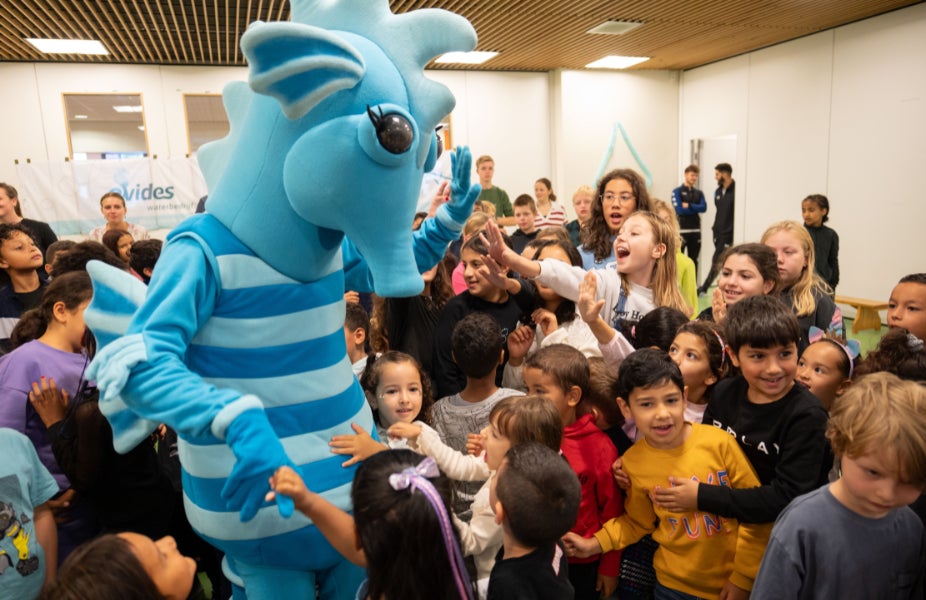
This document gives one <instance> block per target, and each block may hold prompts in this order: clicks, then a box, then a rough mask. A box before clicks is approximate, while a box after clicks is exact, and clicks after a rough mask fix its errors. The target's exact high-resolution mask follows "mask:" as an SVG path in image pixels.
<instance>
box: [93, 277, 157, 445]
mask: <svg viewBox="0 0 926 600" xmlns="http://www.w3.org/2000/svg"><path fill="white" fill-rule="evenodd" d="M87 272H88V273H89V274H90V278H91V280H92V281H93V300H91V301H90V305H89V306H88V307H87V310H86V312H85V313H84V320H85V321H86V322H87V326H88V327H90V330H91V331H92V332H93V336H94V337H95V338H96V343H97V352H98V353H99V351H100V350H102V349H103V348H105V347H106V346H108V345H109V344H111V343H113V342H115V341H116V340H118V339H119V338H121V337H122V336H123V335H124V334H125V333H126V331H127V330H128V328H129V323H130V322H131V321H132V317H133V315H134V314H135V311H137V310H138V307H139V306H141V303H142V302H143V301H144V299H145V295H146V294H147V291H148V288H147V287H146V286H145V284H144V283H142V282H141V281H139V280H138V279H136V278H135V277H133V276H132V275H130V274H129V273H126V272H125V271H121V270H119V269H117V268H115V267H112V266H110V265H107V264H104V263H102V262H100V261H90V262H89V263H88V264H87ZM95 360H96V359H94V361H95ZM104 392H105V390H101V393H100V412H102V413H103V416H105V417H106V419H107V420H108V421H109V424H110V425H111V426H112V429H113V447H114V448H115V449H116V451H117V452H119V453H126V452H128V451H129V450H131V449H132V448H134V447H135V446H137V445H138V444H140V443H141V442H142V441H143V440H144V439H145V438H147V437H148V436H149V435H151V432H153V431H154V429H155V428H156V427H157V425H158V424H157V423H155V422H153V421H148V420H147V419H143V418H141V417H139V416H138V415H136V414H135V413H134V412H132V410H131V409H130V408H129V407H128V406H127V405H126V404H125V402H124V401H123V399H122V397H121V396H119V395H112V396H111V395H108V394H106V393H104Z"/></svg>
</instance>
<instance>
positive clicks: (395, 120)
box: [367, 106, 415, 154]
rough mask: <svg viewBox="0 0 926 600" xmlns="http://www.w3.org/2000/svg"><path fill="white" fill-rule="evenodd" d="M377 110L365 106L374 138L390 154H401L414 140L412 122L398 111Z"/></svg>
mask: <svg viewBox="0 0 926 600" xmlns="http://www.w3.org/2000/svg"><path fill="white" fill-rule="evenodd" d="M378 110H379V112H378V113H376V112H373V109H372V108H370V107H369V106H367V115H368V116H369V117H370V121H372V123H373V127H374V128H375V129H376V138H377V139H378V140H379V143H380V144H381V145H382V147H383V148H385V149H386V150H387V151H389V152H391V153H392V154H402V153H403V152H406V151H408V149H409V148H411V147H412V142H414V141H415V130H414V129H413V128H412V124H411V123H409V122H408V119H406V118H405V117H404V116H402V115H400V114H399V113H394V112H393V113H387V114H385V115H384V114H383V109H382V108H379V109H378Z"/></svg>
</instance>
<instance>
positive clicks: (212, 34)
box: [0, 0, 917, 71]
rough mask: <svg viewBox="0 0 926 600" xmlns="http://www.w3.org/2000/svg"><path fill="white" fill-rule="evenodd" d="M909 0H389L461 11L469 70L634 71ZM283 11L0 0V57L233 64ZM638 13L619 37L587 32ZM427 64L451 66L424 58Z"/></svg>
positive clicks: (262, 1)
mask: <svg viewBox="0 0 926 600" xmlns="http://www.w3.org/2000/svg"><path fill="white" fill-rule="evenodd" d="M912 4H917V2H916V1H911V0H624V1H620V2H614V1H606V0H572V1H569V0H392V1H391V5H392V9H393V11H394V12H405V11H409V10H413V9H417V8H446V9H448V10H451V11H453V12H456V13H459V14H461V15H463V16H465V17H467V18H468V19H469V20H470V21H471V22H472V24H473V26H474V27H475V28H476V31H477V33H478V34H479V46H478V49H479V50H491V51H496V52H500V54H499V55H498V56H497V57H495V58H493V59H491V60H489V61H488V62H486V63H484V64H482V65H478V66H467V67H465V68H471V69H486V70H517V71H550V70H554V69H560V68H564V69H581V68H583V67H584V65H586V64H587V63H589V62H591V61H593V60H597V59H599V58H601V57H603V56H605V55H608V54H622V55H627V56H650V57H652V58H651V60H649V61H647V62H644V63H641V64H640V65H638V66H637V67H633V68H635V69H688V68H692V67H697V66H700V65H704V64H707V63H710V62H714V61H717V60H721V59H723V58H728V57H730V56H735V55H737V54H742V53H744V52H748V51H751V50H756V49H758V48H763V47H766V46H770V45H772V44H776V43H779V42H783V41H787V40H791V39H795V38H798V37H801V36H804V35H807V34H811V33H815V32H818V31H823V30H825V29H830V28H833V27H837V26H839V25H844V24H846V23H851V22H853V21H857V20H860V19H864V18H867V17H871V16H875V15H878V14H881V13H885V12H888V11H891V10H894V9H897V8H901V7H904V6H909V5H912ZM288 18H289V2H288V1H287V0H4V1H3V2H0V61H29V62H86V63H130V64H179V65H217V66H232V65H234V66H239V65H243V64H244V58H243V57H242V55H241V50H240V48H239V47H238V39H239V37H240V35H241V34H242V33H243V32H244V30H245V28H246V27H247V24H248V23H250V22H252V21H255V20H264V21H274V20H286V19H288ZM608 20H624V21H636V22H643V23H644V24H643V26H641V27H638V28H637V29H635V30H633V31H630V32H629V33H626V34H624V35H621V36H611V35H591V34H587V33H586V32H587V31H588V30H589V29H591V28H592V27H595V26H597V25H599V24H601V23H603V22H604V21H608ZM24 38H69V39H96V40H100V41H101V42H102V43H103V45H104V46H106V48H107V49H108V50H109V55H108V56H82V55H53V54H42V53H40V52H39V51H38V50H36V49H35V48H33V47H32V46H31V45H29V44H28V43H27V42H26V41H25V40H24ZM432 66H433V67H434V68H460V67H454V66H449V67H448V66H444V65H432Z"/></svg>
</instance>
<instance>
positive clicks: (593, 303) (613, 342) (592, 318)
mask: <svg viewBox="0 0 926 600" xmlns="http://www.w3.org/2000/svg"><path fill="white" fill-rule="evenodd" d="M604 303H605V301H604V300H600V299H599V298H598V276H597V275H596V274H595V272H594V271H589V272H588V273H586V274H585V277H584V278H583V279H582V283H580V284H579V299H578V300H577V301H576V311H578V313H579V316H581V317H582V320H583V321H585V322H586V323H587V324H588V327H589V329H591V330H592V333H593V334H594V335H595V339H596V340H598V349H599V350H601V357H602V358H603V359H604V362H605V365H607V366H608V368H609V369H613V370H615V371H616V370H617V369H618V368H619V367H620V366H621V363H622V362H624V359H625V358H627V356H628V355H629V354H630V353H631V352H633V351H634V347H633V345H632V344H631V343H630V342H629V341H627V338H625V337H624V335H623V334H622V333H621V332H619V331H617V330H616V329H614V328H612V327H611V326H610V325H608V323H607V321H605V320H604V319H603V318H601V309H602V307H603V306H604Z"/></svg>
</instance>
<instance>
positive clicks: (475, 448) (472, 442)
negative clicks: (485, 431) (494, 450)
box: [466, 433, 486, 456]
mask: <svg viewBox="0 0 926 600" xmlns="http://www.w3.org/2000/svg"><path fill="white" fill-rule="evenodd" d="M485 447H486V436H484V435H482V434H481V433H470V434H469V435H467V436H466V453H467V454H472V455H473V456H479V455H480V454H482V451H483V450H485Z"/></svg>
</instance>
